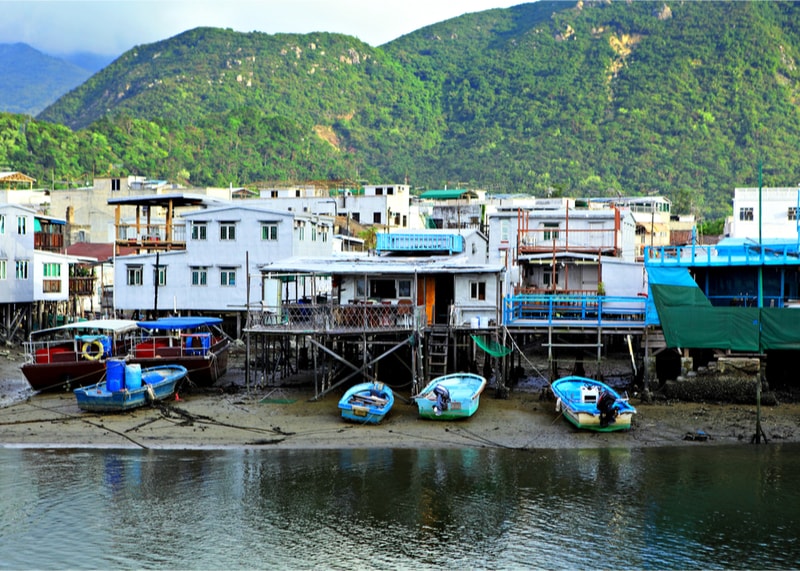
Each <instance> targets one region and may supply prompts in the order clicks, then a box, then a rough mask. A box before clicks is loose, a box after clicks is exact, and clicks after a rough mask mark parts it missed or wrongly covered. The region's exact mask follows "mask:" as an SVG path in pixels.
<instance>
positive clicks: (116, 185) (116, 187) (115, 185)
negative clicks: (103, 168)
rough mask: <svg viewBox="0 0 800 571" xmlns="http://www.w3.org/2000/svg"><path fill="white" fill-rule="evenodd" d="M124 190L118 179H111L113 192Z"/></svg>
mask: <svg viewBox="0 0 800 571" xmlns="http://www.w3.org/2000/svg"><path fill="white" fill-rule="evenodd" d="M121 189H122V182H121V181H120V179H118V178H112V179H111V191H112V192H116V191H118V190H121Z"/></svg>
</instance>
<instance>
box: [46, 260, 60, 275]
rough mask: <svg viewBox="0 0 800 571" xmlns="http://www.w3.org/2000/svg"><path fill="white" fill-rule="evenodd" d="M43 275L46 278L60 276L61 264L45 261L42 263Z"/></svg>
mask: <svg viewBox="0 0 800 571" xmlns="http://www.w3.org/2000/svg"><path fill="white" fill-rule="evenodd" d="M44 277H46V278H58V277H61V264H52V263H46V264H45V265H44Z"/></svg>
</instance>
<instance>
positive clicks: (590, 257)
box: [489, 199, 646, 296]
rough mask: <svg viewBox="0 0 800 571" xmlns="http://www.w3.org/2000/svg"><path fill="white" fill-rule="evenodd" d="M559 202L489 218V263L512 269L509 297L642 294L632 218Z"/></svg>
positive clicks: (620, 212) (502, 211)
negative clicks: (599, 292) (518, 295)
mask: <svg viewBox="0 0 800 571" xmlns="http://www.w3.org/2000/svg"><path fill="white" fill-rule="evenodd" d="M557 202H558V203H554V202H553V203H551V202H547V201H541V203H540V201H537V202H536V207H535V208H534V209H530V210H521V209H519V208H513V207H512V208H499V209H498V210H497V212H495V213H493V214H491V215H490V216H489V229H490V230H489V237H490V241H489V260H490V261H491V262H495V261H496V262H499V263H502V264H503V265H505V266H506V268H508V283H509V286H508V289H509V292H508V293H555V292H558V293H575V294H590V293H592V292H595V293H596V292H598V291H604V293H605V294H606V295H622V296H630V295H637V294H638V293H640V292H641V291H642V283H641V279H640V277H641V273H642V265H641V264H640V263H637V262H636V261H635V257H636V249H635V244H636V221H635V220H634V217H633V214H632V213H631V212H630V211H629V210H620V209H618V208H575V207H574V202H573V201H571V200H569V201H567V202H566V203H562V202H561V199H558V201H557ZM562 204H564V205H565V206H566V207H564V206H562ZM551 207H552V208H551ZM634 277H635V279H633V278H634ZM601 282H602V284H603V285H602V286H601V285H600V284H601ZM644 291H646V288H645V289H644Z"/></svg>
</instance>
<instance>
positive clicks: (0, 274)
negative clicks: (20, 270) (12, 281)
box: [0, 260, 8, 280]
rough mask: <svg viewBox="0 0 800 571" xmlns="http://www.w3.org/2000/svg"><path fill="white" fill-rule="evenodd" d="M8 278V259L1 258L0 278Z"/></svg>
mask: <svg viewBox="0 0 800 571" xmlns="http://www.w3.org/2000/svg"><path fill="white" fill-rule="evenodd" d="M7 279H8V262H7V261H6V260H0V280H7Z"/></svg>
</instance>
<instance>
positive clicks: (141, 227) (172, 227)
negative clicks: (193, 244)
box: [115, 224, 186, 250]
mask: <svg viewBox="0 0 800 571" xmlns="http://www.w3.org/2000/svg"><path fill="white" fill-rule="evenodd" d="M115 231H116V234H115V236H116V237H117V242H116V244H117V246H126V247H129V248H136V249H138V250H185V249H186V224H117V225H116V228H115Z"/></svg>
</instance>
